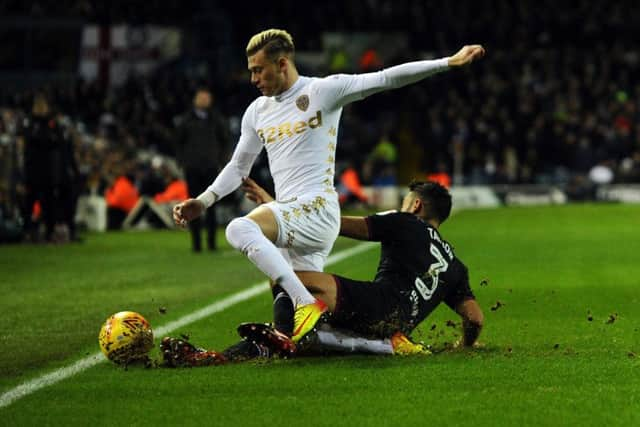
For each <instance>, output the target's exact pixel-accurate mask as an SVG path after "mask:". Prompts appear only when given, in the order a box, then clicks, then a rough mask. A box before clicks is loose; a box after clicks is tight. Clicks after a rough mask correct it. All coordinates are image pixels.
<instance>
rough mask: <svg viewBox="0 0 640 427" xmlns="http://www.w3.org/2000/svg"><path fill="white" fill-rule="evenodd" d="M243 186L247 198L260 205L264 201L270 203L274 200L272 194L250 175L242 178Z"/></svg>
mask: <svg viewBox="0 0 640 427" xmlns="http://www.w3.org/2000/svg"><path fill="white" fill-rule="evenodd" d="M241 188H242V191H244V195H245V196H247V199H249V200H251V201H252V202H255V203H257V204H259V205H261V204H263V203H269V202H271V201H273V200H274V199H273V197H272V196H271V194H269V193H267V191H266V190H265V189H264V188H262V187H260V186H259V185H258V184H257V183H256V182H255V181H254V180H252V179H251V178H249V177H246V178H244V179H243V180H242V187H241Z"/></svg>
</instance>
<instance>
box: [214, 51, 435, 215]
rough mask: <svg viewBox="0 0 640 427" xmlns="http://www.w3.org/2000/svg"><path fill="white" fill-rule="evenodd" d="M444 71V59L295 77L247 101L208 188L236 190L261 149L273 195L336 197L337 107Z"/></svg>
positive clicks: (219, 193) (220, 194) (220, 191)
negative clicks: (234, 140)
mask: <svg viewBox="0 0 640 427" xmlns="http://www.w3.org/2000/svg"><path fill="white" fill-rule="evenodd" d="M445 69H447V58H442V59H438V60H433V61H416V62H410V63H406V64H402V65H398V66H395V67H391V68H388V69H385V70H382V71H378V72H375V73H366V74H352V75H347V74H337V75H332V76H329V77H325V78H310V77H302V76H300V77H298V79H297V80H296V82H295V83H294V84H293V86H291V87H290V88H289V89H288V90H287V91H285V92H283V93H281V94H280V95H277V96H274V97H267V96H261V97H259V98H257V99H256V100H255V101H253V102H252V103H251V105H249V107H248V108H247V110H246V111H245V113H244V116H243V117H242V126H241V134H240V140H239V141H238V145H237V146H236V148H235V150H234V153H233V156H232V158H231V160H230V161H229V163H228V164H227V166H225V168H224V169H223V170H222V172H220V174H219V175H218V177H217V178H216V180H215V181H214V182H213V184H211V185H210V186H209V188H208V189H207V190H208V191H210V192H212V193H214V194H216V195H217V196H218V197H224V196H225V195H227V194H229V193H230V192H232V191H233V190H235V189H236V188H238V186H239V185H240V183H241V179H242V177H243V176H247V175H248V174H249V171H250V169H251V166H252V165H253V162H254V161H255V159H256V157H257V156H258V154H259V153H260V151H261V150H262V148H263V147H264V148H265V149H266V150H267V155H268V158H269V168H270V170H271V175H272V176H273V181H274V184H275V192H276V199H278V200H288V199H292V198H294V197H297V196H300V195H302V194H320V193H325V194H328V193H330V194H333V195H336V192H335V189H334V186H333V179H334V175H335V154H336V145H337V141H338V122H339V120H340V114H341V113H342V107H343V106H344V105H346V104H348V103H350V102H353V101H357V100H359V99H362V98H365V97H366V96H369V95H371V94H374V93H377V92H381V91H383V90H386V89H394V88H398V87H402V86H405V85H407V84H410V83H414V82H416V81H419V80H421V79H423V78H425V77H427V76H429V75H431V74H434V73H437V72H439V71H443V70H445ZM209 199H210V200H211V202H210V203H212V202H213V200H212V199H211V198H209ZM210 203H208V204H210Z"/></svg>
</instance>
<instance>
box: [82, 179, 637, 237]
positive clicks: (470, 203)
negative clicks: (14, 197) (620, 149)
mask: <svg viewBox="0 0 640 427" xmlns="http://www.w3.org/2000/svg"><path fill="white" fill-rule="evenodd" d="M363 191H364V193H365V194H366V195H367V197H368V198H369V201H370V206H371V207H373V208H375V209H380V210H388V209H395V208H397V207H398V206H399V204H400V201H401V199H402V197H404V195H405V194H406V191H407V189H406V187H394V186H387V187H377V188H375V187H363ZM592 194H593V196H592V197H590V198H588V199H580V200H579V201H599V202H617V203H640V184H609V185H600V186H597V187H595V188H594V190H593V192H592ZM451 196H452V198H453V206H454V209H474V208H495V207H498V206H535V205H561V204H566V203H570V202H572V201H576V200H574V199H572V197H571V195H570V194H569V193H568V192H567V191H566V190H565V189H562V188H560V187H558V186H550V185H495V186H483V185H478V186H454V187H452V188H451ZM141 205H142V204H141ZM144 205H148V203H145V204H144ZM151 207H152V208H157V206H151ZM254 207H255V204H253V203H252V202H250V201H249V200H247V199H244V198H243V200H242V202H241V203H240V205H239V207H238V209H237V210H239V211H240V212H244V213H246V212H249V211H250V210H251V209H253V208H254ZM230 209H231V207H230V206H225V207H224V209H222V210H221V212H219V213H218V216H219V223H220V224H223V223H225V222H228V220H230V219H231V218H233V217H235V216H237V215H238V214H240V212H230V211H229V210H230ZM151 211H152V212H154V213H156V215H158V216H159V217H161V219H162V222H163V223H164V225H165V226H166V227H168V228H171V227H173V225H172V222H171V217H170V208H168V207H167V206H163V207H162V208H161V209H160V208H158V209H151ZM134 217H135V215H131V216H130V219H131V221H130V222H131V223H130V224H128V225H129V226H132V225H134V224H133V223H134V222H136V221H133V218H134ZM76 222H77V223H78V224H79V225H80V226H81V227H84V228H86V229H88V230H92V231H105V230H106V229H107V204H106V203H105V200H104V198H103V197H100V196H82V197H80V199H79V200H78V210H77V214H76Z"/></svg>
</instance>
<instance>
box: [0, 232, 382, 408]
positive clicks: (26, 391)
mask: <svg viewBox="0 0 640 427" xmlns="http://www.w3.org/2000/svg"><path fill="white" fill-rule="evenodd" d="M374 246H376V244H375V243H371V242H364V243H360V244H359V245H356V246H354V247H351V248H349V249H345V250H343V251H340V252H338V253H336V254H334V255H331V256H330V257H329V258H328V259H327V263H326V265H327V266H330V265H332V264H335V263H338V262H340V261H342V260H344V259H346V258H349V257H351V256H353V255H356V254H359V253H360V252H364V251H366V250H367V249H370V248H372V247H374ZM267 290H269V282H267V281H264V282H260V283H258V284H255V285H253V286H251V287H249V288H247V289H245V290H242V291H240V292H236V293H235V294H232V295H229V296H228V297H226V298H223V299H221V300H220V301H216V302H214V303H211V304H209V305H208V306H206V307H203V308H201V309H200V310H197V311H194V312H193V313H191V314H187V315H185V316H183V317H181V318H179V319H177V320H174V321H173V322H169V323H167V324H166V325H164V326H160V327H159V328H157V329H154V331H155V334H156V336H162V335H165V334H168V333H170V332H172V331H175V330H176V329H178V328H182V327H184V326H186V325H189V324H191V323H193V322H196V321H198V320H201V319H204V318H205V317H209V316H211V315H213V314H215V313H219V312H221V311H223V310H226V309H227V308H229V307H231V306H234V305H236V304H238V303H241V302H243V301H246V300H248V299H250V298H253V297H255V296H257V295H259V294H261V293H263V292H266V291H267ZM104 361H106V359H105V358H104V356H103V355H102V353H100V352H97V353H94V354H92V355H90V356H87V357H85V358H83V359H80V360H78V361H77V362H75V363H74V364H72V365H69V366H66V367H64V368H60V369H57V370H55V371H53V372H50V373H48V374H45V375H43V376H40V377H37V378H34V379H32V380H30V381H27V382H25V383H22V384H20V385H19V386H16V387H14V388H12V389H11V390H9V391H7V392H5V393H2V395H1V396H0V408H4V407H5V406H9V405H11V404H12V403H14V402H15V401H16V400H19V399H22V398H23V397H26V396H28V395H30V394H32V393H35V392H36V391H38V390H40V389H41V388H44V387H47V386H50V385H52V384H55V383H58V382H60V381H62V380H64V379H67V378H69V377H71V376H73V375H76V374H78V373H80V372H82V371H85V370H87V369H89V368H91V367H93V366H95V365H97V364H98V363H101V362H104Z"/></svg>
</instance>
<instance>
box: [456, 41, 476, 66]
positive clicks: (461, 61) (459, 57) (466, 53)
mask: <svg viewBox="0 0 640 427" xmlns="http://www.w3.org/2000/svg"><path fill="white" fill-rule="evenodd" d="M483 56H484V47H482V45H479V44H472V45H467V46H464V47H463V48H462V49H460V50H459V51H458V52H457V53H456V54H455V55H453V56H452V57H450V58H449V66H450V67H461V66H463V65H467V64H471V63H472V62H473V61H475V60H476V59H480V58H482V57H483Z"/></svg>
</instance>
